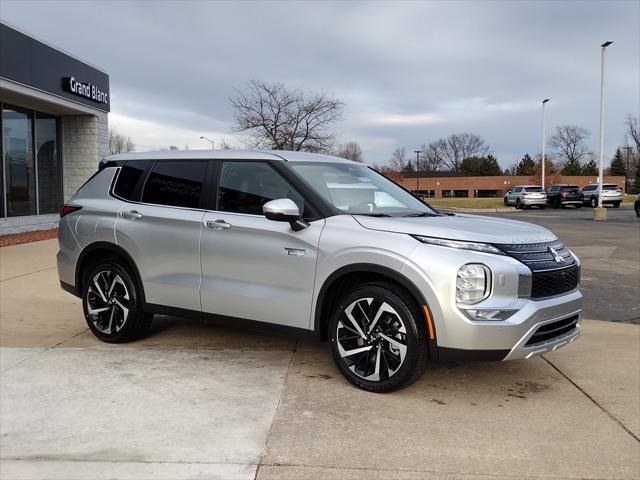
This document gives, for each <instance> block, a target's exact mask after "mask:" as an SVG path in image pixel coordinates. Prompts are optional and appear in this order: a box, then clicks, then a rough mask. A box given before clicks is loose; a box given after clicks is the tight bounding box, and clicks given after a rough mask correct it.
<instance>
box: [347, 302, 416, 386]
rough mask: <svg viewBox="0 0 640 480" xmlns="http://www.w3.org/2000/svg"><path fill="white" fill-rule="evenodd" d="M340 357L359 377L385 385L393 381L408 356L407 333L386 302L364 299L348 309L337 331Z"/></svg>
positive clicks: (400, 320) (398, 317)
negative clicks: (389, 379) (391, 378)
mask: <svg viewBox="0 0 640 480" xmlns="http://www.w3.org/2000/svg"><path fill="white" fill-rule="evenodd" d="M336 343H337V347H338V353H339V354H340V357H341V358H342V361H343V362H344V363H345V365H346V366H347V367H348V368H349V370H351V371H352V372H353V373H354V374H356V375H357V376H358V377H360V378H362V379H364V380H369V381H381V380H386V379H388V378H390V377H392V376H393V375H394V374H395V373H396V372H397V371H398V370H399V369H400V367H401V366H402V365H403V363H404V360H405V357H406V355H407V330H406V327H405V324H404V322H403V321H402V319H401V318H400V315H398V313H397V312H396V310H395V309H394V308H393V307H392V306H391V305H389V304H388V303H386V302H382V301H379V300H376V299H374V298H361V299H359V300H356V301H355V302H353V303H351V304H350V305H349V306H348V307H346V308H345V309H344V311H343V312H342V315H341V317H340V320H339V321H338V325H337V331H336Z"/></svg>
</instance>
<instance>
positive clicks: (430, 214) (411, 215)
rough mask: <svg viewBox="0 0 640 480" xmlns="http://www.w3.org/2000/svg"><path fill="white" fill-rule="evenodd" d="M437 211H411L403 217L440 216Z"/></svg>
mask: <svg viewBox="0 0 640 480" xmlns="http://www.w3.org/2000/svg"><path fill="white" fill-rule="evenodd" d="M439 216H440V215H438V214H437V213H429V212H416V213H409V214H407V215H403V217H439Z"/></svg>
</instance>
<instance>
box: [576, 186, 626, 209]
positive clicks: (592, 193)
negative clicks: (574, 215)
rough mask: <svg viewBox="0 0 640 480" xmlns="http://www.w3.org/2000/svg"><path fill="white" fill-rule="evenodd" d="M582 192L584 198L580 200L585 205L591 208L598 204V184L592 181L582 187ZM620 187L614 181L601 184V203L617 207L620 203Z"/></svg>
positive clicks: (621, 195)
mask: <svg viewBox="0 0 640 480" xmlns="http://www.w3.org/2000/svg"><path fill="white" fill-rule="evenodd" d="M582 193H584V199H583V200H582V201H583V203H584V204H585V205H589V206H591V207H593V208H595V207H597V206H598V184H597V183H593V184H591V185H587V186H586V187H584V188H583V189H582ZM622 197H623V194H622V189H621V188H620V187H619V186H618V185H616V184H615V183H603V184H602V204H603V205H607V204H609V205H613V206H614V207H615V208H618V207H619V206H620V204H621V203H622Z"/></svg>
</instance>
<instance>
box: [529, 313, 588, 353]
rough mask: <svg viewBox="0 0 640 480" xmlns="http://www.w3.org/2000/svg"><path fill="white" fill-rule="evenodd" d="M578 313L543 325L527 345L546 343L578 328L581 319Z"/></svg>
mask: <svg viewBox="0 0 640 480" xmlns="http://www.w3.org/2000/svg"><path fill="white" fill-rule="evenodd" d="M579 318H580V317H579V316H578V315H574V316H572V317H569V318H565V319H562V320H558V321H557V322H551V323H547V324H546V325H542V326H541V327H540V328H538V330H536V333H534V334H533V335H532V336H531V338H530V339H529V340H528V341H527V343H526V344H525V347H530V346H532V345H536V344H538V343H544V342H547V341H549V340H553V339H554V338H556V337H560V336H562V335H565V334H567V333H570V332H572V331H574V330H575V329H576V326H577V325H578V320H579Z"/></svg>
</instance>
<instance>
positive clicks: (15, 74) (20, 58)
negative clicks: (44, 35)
mask: <svg viewBox="0 0 640 480" xmlns="http://www.w3.org/2000/svg"><path fill="white" fill-rule="evenodd" d="M0 77H4V78H7V79H9V80H13V81H15V82H19V83H22V84H24V85H28V86H30V87H34V88H37V89H39V90H43V91H45V92H47V93H51V94H53V95H58V96H60V97H64V98H67V99H69V100H72V101H75V102H78V103H81V104H83V105H87V106H90V107H93V108H97V109H99V110H102V111H105V112H108V111H109V109H110V100H111V99H110V97H109V75H107V74H106V73H104V72H101V71H100V70H98V69H96V68H93V67H92V66H90V65H87V64H86V63H83V62H81V61H79V60H76V59H75V58H73V57H70V56H69V55H67V54H65V53H63V52H60V51H59V50H56V49H55V48H52V47H50V46H48V45H45V44H44V43H42V42H39V41H38V40H35V39H33V38H31V37H29V36H27V35H25V34H23V33H21V32H18V31H17V30H14V29H13V28H11V27H9V26H7V25H4V24H2V23H0ZM70 77H73V78H74V79H75V80H76V82H78V83H81V84H89V85H90V87H93V88H95V90H96V91H97V90H99V91H100V92H103V93H105V94H106V98H105V96H104V95H101V96H99V99H100V101H96V99H92V98H87V96H83V95H79V94H74V93H72V92H71V91H70V88H69V78H70ZM90 89H91V88H90ZM88 96H89V97H91V95H88ZM96 98H98V96H96Z"/></svg>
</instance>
